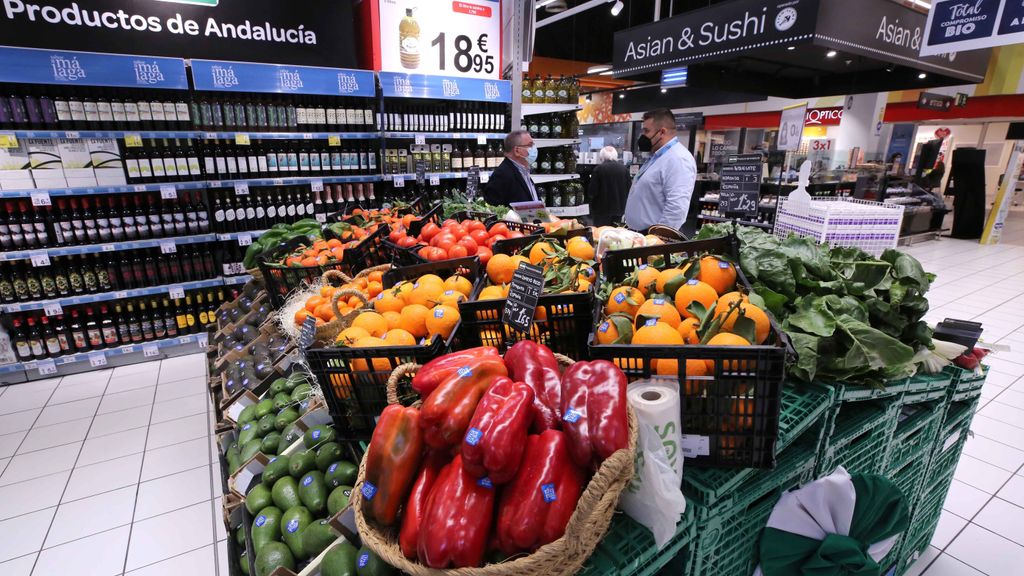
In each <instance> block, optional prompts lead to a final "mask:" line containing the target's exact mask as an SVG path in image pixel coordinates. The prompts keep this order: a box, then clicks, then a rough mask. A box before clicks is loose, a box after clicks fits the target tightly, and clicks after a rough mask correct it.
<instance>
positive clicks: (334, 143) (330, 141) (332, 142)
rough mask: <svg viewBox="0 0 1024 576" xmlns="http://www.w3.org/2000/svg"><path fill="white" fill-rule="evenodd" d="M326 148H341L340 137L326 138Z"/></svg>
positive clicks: (332, 135)
mask: <svg viewBox="0 0 1024 576" xmlns="http://www.w3.org/2000/svg"><path fill="white" fill-rule="evenodd" d="M327 145H328V146H341V136H338V135H335V134H331V135H330V136H328V137H327Z"/></svg>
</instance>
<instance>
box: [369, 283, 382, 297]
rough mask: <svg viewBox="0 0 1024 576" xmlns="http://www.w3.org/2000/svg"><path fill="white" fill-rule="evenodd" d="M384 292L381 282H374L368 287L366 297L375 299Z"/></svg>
mask: <svg viewBox="0 0 1024 576" xmlns="http://www.w3.org/2000/svg"><path fill="white" fill-rule="evenodd" d="M383 291H384V287H383V286H381V285H380V282H376V281H373V282H370V283H368V284H367V285H366V295H367V296H369V297H370V298H373V297H374V296H376V295H377V294H380V293H381V292H383Z"/></svg>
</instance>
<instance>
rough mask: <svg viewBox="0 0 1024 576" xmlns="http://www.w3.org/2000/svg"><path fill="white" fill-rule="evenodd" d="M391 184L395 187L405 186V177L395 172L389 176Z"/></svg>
mask: <svg viewBox="0 0 1024 576" xmlns="http://www.w3.org/2000/svg"><path fill="white" fill-rule="evenodd" d="M391 184H392V185H394V187H395V188H405V178H403V177H402V176H401V175H399V174H395V175H394V176H393V177H392V178H391Z"/></svg>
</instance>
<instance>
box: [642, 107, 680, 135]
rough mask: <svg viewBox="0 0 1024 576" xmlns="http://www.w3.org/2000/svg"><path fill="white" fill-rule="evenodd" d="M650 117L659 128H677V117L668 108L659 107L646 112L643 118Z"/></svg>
mask: <svg viewBox="0 0 1024 576" xmlns="http://www.w3.org/2000/svg"><path fill="white" fill-rule="evenodd" d="M647 119H650V120H651V121H652V122H653V123H654V125H655V126H657V127H659V128H668V129H669V130H675V129H676V117H675V115H674V114H672V111H671V110H669V109H668V108H657V109H655V110H651V111H649V112H644V116H643V120H647Z"/></svg>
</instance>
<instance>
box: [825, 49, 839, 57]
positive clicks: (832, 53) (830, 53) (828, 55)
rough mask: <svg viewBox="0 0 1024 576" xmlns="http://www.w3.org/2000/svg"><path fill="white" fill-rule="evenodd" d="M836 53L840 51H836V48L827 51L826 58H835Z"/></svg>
mask: <svg viewBox="0 0 1024 576" xmlns="http://www.w3.org/2000/svg"><path fill="white" fill-rule="evenodd" d="M836 54H838V52H836V51H835V50H829V51H828V52H826V53H825V57H826V58H835V57H836Z"/></svg>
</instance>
